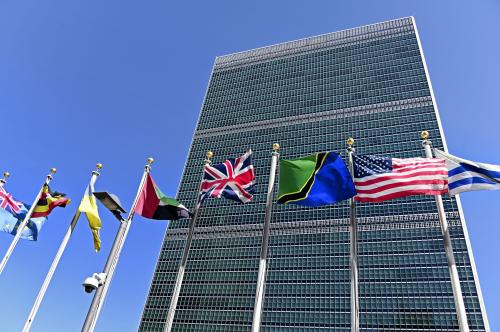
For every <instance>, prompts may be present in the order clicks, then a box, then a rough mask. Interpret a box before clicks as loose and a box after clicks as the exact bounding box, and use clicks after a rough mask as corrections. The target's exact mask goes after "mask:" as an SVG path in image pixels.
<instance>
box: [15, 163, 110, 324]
mask: <svg viewBox="0 0 500 332" xmlns="http://www.w3.org/2000/svg"><path fill="white" fill-rule="evenodd" d="M101 168H102V164H97V165H96V170H95V171H93V172H92V176H91V178H90V183H89V186H90V187H91V188H92V187H94V184H95V182H96V180H97V177H98V176H99V171H100V170H101ZM79 218H80V209H79V207H77V209H76V212H75V214H74V216H73V219H72V220H71V223H70V225H69V227H68V230H67V231H66V234H65V235H64V238H63V240H62V242H61V245H60V246H59V250H58V251H57V253H56V256H55V257H54V260H53V261H52V265H51V266H50V269H49V272H47V275H46V276H45V280H44V281H43V284H42V288H40V291H39V292H38V296H37V297H36V299H35V303H34V304H33V307H32V308H31V312H30V314H29V315H28V319H27V320H26V323H25V324H24V328H23V332H27V331H29V330H30V329H31V325H32V324H33V320H34V319H35V316H36V314H37V312H38V308H39V307H40V304H41V303H42V300H43V297H44V296H45V292H46V291H47V288H48V287H49V284H50V282H51V280H52V277H53V275H54V273H55V271H56V268H57V265H59V261H60V260H61V257H62V254H63V253H64V250H66V246H67V245H68V242H69V239H70V238H71V235H73V230H74V229H75V227H76V224H77V223H78V219H79Z"/></svg>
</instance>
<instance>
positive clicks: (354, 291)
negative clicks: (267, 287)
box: [347, 138, 359, 332]
mask: <svg viewBox="0 0 500 332" xmlns="http://www.w3.org/2000/svg"><path fill="white" fill-rule="evenodd" d="M353 145H354V139H353V138H348V139H347V155H348V157H349V171H350V172H351V176H352V177H353V179H354V165H353V158H352V156H353V154H354V152H355V149H354V148H353V147H352V146H353ZM350 201H351V202H350V209H351V225H350V231H351V252H350V261H351V262H350V263H351V264H350V265H351V332H359V286H358V225H357V220H356V203H355V201H354V197H353V198H351V200H350Z"/></svg>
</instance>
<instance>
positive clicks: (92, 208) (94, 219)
mask: <svg viewBox="0 0 500 332" xmlns="http://www.w3.org/2000/svg"><path fill="white" fill-rule="evenodd" d="M78 210H79V211H80V212H83V213H85V215H86V216H87V220H88V221H89V226H90V230H91V231H92V237H93V238H94V249H95V251H96V252H97V251H99V250H101V239H100V237H99V231H100V230H101V227H102V223H101V218H100V217H99V211H98V209H97V202H96V199H95V196H94V184H93V183H92V181H91V183H89V185H88V186H87V189H86V190H85V194H84V195H83V198H82V201H81V203H80V206H79V207H78Z"/></svg>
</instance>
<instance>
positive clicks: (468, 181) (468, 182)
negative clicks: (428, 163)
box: [434, 149, 500, 195]
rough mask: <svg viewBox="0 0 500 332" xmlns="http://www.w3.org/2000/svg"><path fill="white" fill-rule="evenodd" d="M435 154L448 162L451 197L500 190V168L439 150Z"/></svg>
mask: <svg viewBox="0 0 500 332" xmlns="http://www.w3.org/2000/svg"><path fill="white" fill-rule="evenodd" d="M434 154H435V155H436V158H440V159H444V160H445V161H446V167H447V168H448V188H449V191H450V195H456V194H459V193H461V192H464V191H472V190H495V189H500V166H496V165H490V164H483V163H477V162H475V161H470V160H466V159H462V158H458V157H455V156H452V155H451V154H448V153H446V152H443V151H441V150H438V149H434Z"/></svg>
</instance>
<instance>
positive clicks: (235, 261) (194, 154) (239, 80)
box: [139, 18, 488, 332]
mask: <svg viewBox="0 0 500 332" xmlns="http://www.w3.org/2000/svg"><path fill="white" fill-rule="evenodd" d="M437 114H438V113H437V109H436V108H435V105H434V101H433V96H432V92H431V87H430V82H429V81H428V77H427V74H426V68H425V63H424V60H423V57H422V53H421V49H420V42H419V39H418V34H417V31H416V27H415V23H414V20H413V18H403V19H397V20H393V21H388V22H383V23H379V24H374V25H369V26H365V27H360V28H355V29H350V30H345V31H340V32H335V33H331V34H326V35H322V36H317V37H311V38H307V39H302V40H298V41H293V42H288V43H284V44H279V45H273V46H269V47H264V48H260V49H255V50H251V51H247V52H241V53H235V54H231V55H227V56H222V57H217V58H216V60H215V64H214V67H213V71H212V76H211V78H210V83H209V86H208V89H207V93H206V97H205V101H204V104H203V107H202V110H201V115H200V118H199V122H198V125H197V128H196V132H195V134H194V137H193V143H192V146H191V150H190V152H189V157H188V159H187V162H186V166H185V169H184V174H183V177H182V180H181V185H180V189H179V192H178V198H179V200H180V201H182V202H184V204H185V205H187V206H191V207H192V206H194V203H195V200H196V197H197V191H198V186H199V181H200V177H201V174H202V165H203V160H204V158H205V154H206V152H207V150H209V149H210V150H212V151H214V153H215V155H214V159H213V160H214V162H215V163H218V162H222V161H223V160H225V159H226V158H228V157H233V156H237V155H240V154H243V153H244V152H245V151H246V150H247V149H249V148H251V149H252V150H253V160H254V167H255V172H256V175H257V185H256V195H255V196H254V202H252V203H250V204H245V205H241V204H237V203H235V202H233V201H229V200H225V199H209V200H207V201H206V202H205V204H204V206H203V208H202V211H201V216H200V218H199V219H198V223H197V228H196V232H195V235H194V238H193V243H192V246H191V251H190V256H189V259H188V262H187V267H186V274H185V277H184V283H183V286H182V290H181V293H180V297H179V301H178V305H177V310H176V314H175V318H174V324H173V330H174V331H211V332H217V331H250V328H251V324H252V316H253V307H254V301H255V291H256V281H257V271H258V266H259V254H260V246H261V240H262V226H263V220H264V209H265V201H266V190H267V181H268V173H269V167H270V163H271V146H272V143H274V142H278V143H280V145H281V150H280V153H281V157H282V158H286V159H291V158H297V157H300V156H304V155H307V154H311V153H314V152H318V151H336V152H338V153H340V154H341V155H342V156H343V157H344V158H345V157H346V152H345V148H346V144H345V141H346V139H347V138H348V137H351V136H352V137H354V138H355V139H356V145H355V147H356V150H357V153H360V154H376V155H386V156H392V157H399V158H405V157H414V156H424V151H423V148H422V146H421V141H420V138H419V133H420V132H421V131H422V130H428V131H429V132H430V134H431V139H432V141H433V144H434V146H435V147H438V148H441V149H443V148H444V146H443V144H444V143H443V137H442V132H441V130H440V124H439V118H438V115H437ZM443 198H444V204H445V208H446V214H447V216H448V221H449V224H450V229H451V236H452V240H453V246H454V250H455V257H456V261H457V265H458V270H459V274H460V280H461V284H462V291H463V295H464V300H465V304H466V308H467V315H468V320H469V324H470V327H471V331H487V330H488V327H487V321H486V314H485V312H484V306H483V304H482V298H481V294H480V290H479V286H478V282H477V276H476V272H475V267H474V262H473V260H472V256H471V250H470V244H469V240H468V236H467V232H466V229H465V227H464V226H463V217H462V213H461V210H460V207H459V202H457V201H456V200H455V199H450V198H449V197H448V196H446V197H443ZM358 217H359V219H358V225H359V228H358V229H359V233H358V236H359V278H360V283H359V294H360V327H361V330H362V331H458V321H457V318H456V313H455V306H454V302H453V294H452V289H451V285H450V277H449V273H448V267H447V260H446V255H445V251H444V245H443V239H442V235H441V230H440V226H439V221H438V216H437V210H436V204H435V201H434V198H433V197H427V196H414V197H409V198H403V199H397V200H392V201H387V202H384V203H378V204H373V203H370V204H368V203H365V204H358ZM187 226H188V222H187V220H179V221H174V222H171V224H170V227H169V230H168V232H167V234H166V236H165V240H164V244H163V247H162V249H161V252H160V255H159V260H158V263H157V266H156V271H155V273H154V277H153V280H152V284H151V287H150V290H149V295H148V298H147V302H146V304H145V308H144V312H143V316H142V320H141V323H140V326H139V330H140V331H162V330H163V326H164V323H165V320H166V316H167V311H168V307H169V304H170V297H171V294H172V291H173V287H174V282H175V278H176V273H177V269H178V266H179V262H180V257H181V254H182V249H183V246H184V240H185V238H186V235H187ZM349 241H350V237H349V207H348V204H347V202H344V203H341V204H337V205H332V206H324V207H320V208H304V207H300V206H293V205H277V204H275V205H274V212H273V215H272V220H271V238H270V247H269V260H268V264H269V265H268V273H267V279H266V286H265V299H264V308H263V315H262V328H261V331H311V332H312V331H314V332H316V331H346V332H347V331H350V285H349V271H350V270H349Z"/></svg>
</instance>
